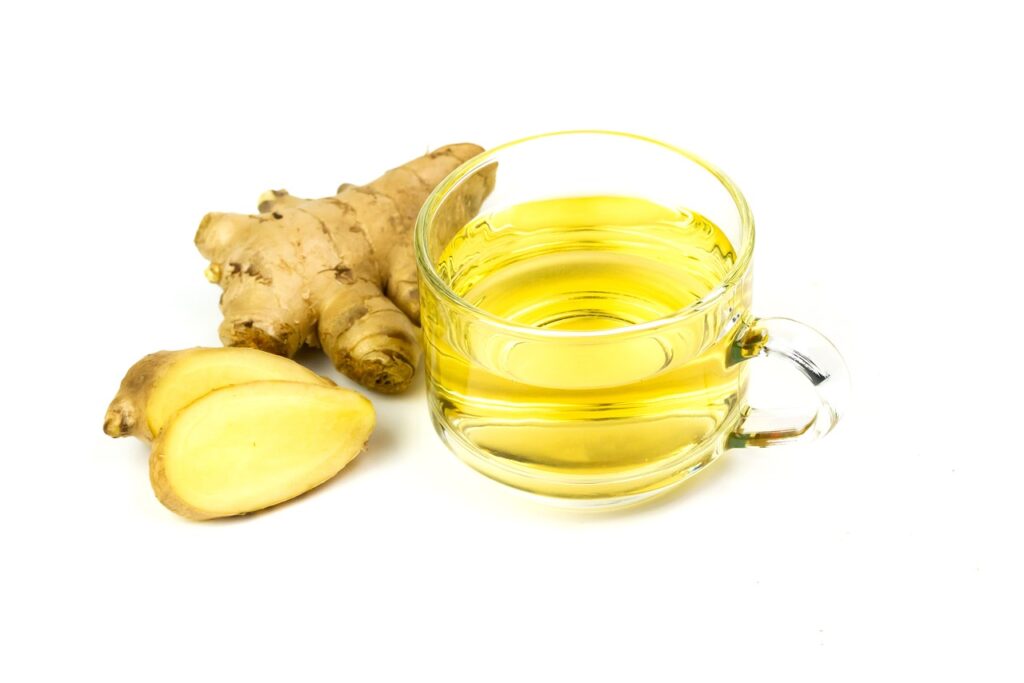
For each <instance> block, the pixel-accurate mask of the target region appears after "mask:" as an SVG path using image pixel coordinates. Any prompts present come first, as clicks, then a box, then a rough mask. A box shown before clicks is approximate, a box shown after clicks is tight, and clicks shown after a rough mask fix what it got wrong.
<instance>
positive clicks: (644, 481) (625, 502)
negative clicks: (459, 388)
mask: <svg viewBox="0 0 1024 683" xmlns="http://www.w3.org/2000/svg"><path fill="white" fill-rule="evenodd" d="M431 422H432V423H433V425H434V429H435V431H437V434H438V436H440V437H441V440H442V441H443V442H444V444H445V445H446V446H447V447H448V450H450V451H451V452H452V453H454V454H455V455H456V456H457V457H458V458H459V459H460V460H462V462H464V463H466V464H467V465H469V466H470V467H472V468H473V469H474V470H476V471H477V472H479V473H481V474H483V475H484V476H486V477H487V478H488V479H490V480H491V481H493V482H495V483H497V484H500V485H502V488H504V489H505V490H507V491H511V492H514V493H516V494H518V495H520V496H523V497H526V498H528V499H530V500H532V501H534V502H539V503H541V504H544V505H546V506H549V507H554V508H561V509H570V510H581V511H588V510H589V511H596V512H601V511H608V510H620V509H623V508H628V507H633V506H636V505H640V504H642V503H646V502H647V501H649V500H651V499H653V498H657V497H659V496H662V495H664V494H666V493H668V492H670V491H672V490H673V489H675V488H676V487H677V486H679V485H680V484H682V483H683V482H684V481H687V480H688V479H690V478H691V477H692V476H694V475H696V474H697V473H698V472H701V471H702V470H704V469H705V468H706V467H707V466H708V465H710V464H711V463H712V462H714V461H715V460H717V459H718V457H719V456H720V455H721V454H722V452H723V451H724V448H723V447H722V446H721V444H720V443H718V442H717V441H716V442H711V443H707V444H703V447H701V448H698V449H692V450H691V449H687V451H686V452H685V453H683V454H680V457H679V459H678V460H670V462H669V463H668V464H667V466H666V467H664V468H663V469H661V470H659V471H657V472H645V473H643V475H642V476H638V477H634V476H631V477H626V478H624V479H620V480H616V481H614V482H612V481H593V480H591V481H586V480H580V479H574V480H572V481H571V482H568V485H567V486H566V488H568V486H575V487H578V490H579V494H575V493H570V494H569V495H550V494H547V493H542V492H540V491H538V490H537V489H544V488H547V489H550V488H552V485H553V483H555V484H557V483H558V482H557V481H556V482H553V481H552V479H551V478H547V477H545V478H543V479H542V478H540V477H538V476H536V475H534V481H531V480H530V477H529V476H527V475H524V473H523V472H522V471H518V470H512V469H511V468H509V467H506V466H503V465H502V464H501V463H500V461H498V460H497V459H496V458H495V457H494V456H491V455H487V454H484V453H481V451H480V450H479V449H478V448H477V447H476V446H474V445H473V444H470V443H467V442H466V440H465V437H463V436H462V435H461V434H460V433H459V432H458V431H456V430H455V429H453V428H452V427H451V426H450V425H449V424H448V423H447V422H446V421H445V420H444V419H443V418H442V417H441V416H440V415H438V414H437V412H436V411H435V410H431ZM505 470H507V471H505ZM503 475H507V476H503ZM631 483H632V484H633V485H631ZM531 484H535V485H531ZM592 488H607V489H610V490H615V491H622V493H618V492H616V493H611V494H607V495H603V494H595V493H593V492H591V491H592Z"/></svg>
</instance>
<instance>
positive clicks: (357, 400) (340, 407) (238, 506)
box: [149, 381, 374, 519]
mask: <svg viewBox="0 0 1024 683" xmlns="http://www.w3.org/2000/svg"><path fill="white" fill-rule="evenodd" d="M373 426H374V412H373V406H372V405H371V404H370V402H369V401H368V400H367V399H365V398H364V397H362V396H360V395H359V394H357V393H356V392H354V391H351V390H348V389H342V388H339V387H330V386H324V385H321V384H310V383H299V382H282V381H264V382H251V383H248V384H239V385H235V386H229V387H223V388H221V389H216V390H214V391H212V392H210V393H208V394H207V395H205V396H203V397H202V398H200V399H198V400H196V401H194V402H192V403H190V404H189V405H187V406H186V407H184V408H183V409H182V410H181V411H180V412H178V413H177V415H176V416H175V418H174V419H173V420H171V422H170V423H169V424H167V425H166V427H165V428H164V430H163V432H162V433H161V434H160V436H159V437H158V438H157V439H156V441H155V442H154V443H153V453H152V455H151V457H150V461H149V472H150V480H151V482H152V484H153V491H154V492H155V493H156V496H157V498H158V499H159V500H160V502H161V503H163V504H164V505H165V506H167V507H168V508H169V509H171V510H173V511H174V512H176V513H178V514H180V515H183V516H185V517H189V518H191V519H211V518H214V517H229V516H232V515H241V514H245V513H247V512H254V511H256V510H262V509H263V508H267V507H270V506H272V505H276V504H278V503H281V502H284V501H286V500H290V499H292V498H295V497H296V496H299V495H301V494H303V493H305V492H306V491H309V490H310V489H313V488H315V487H317V486H319V485H320V484H322V483H324V482H325V481H327V480H328V479H330V478H331V477H333V476H334V475H336V474H337V473H338V472H339V471H340V470H341V469H342V468H343V467H345V465H347V464H348V463H349V462H350V461H351V460H352V459H353V458H354V457H356V455H358V454H359V452H360V451H361V450H362V449H363V447H364V446H365V444H366V441H367V439H368V438H369V437H370V432H372V431H373Z"/></svg>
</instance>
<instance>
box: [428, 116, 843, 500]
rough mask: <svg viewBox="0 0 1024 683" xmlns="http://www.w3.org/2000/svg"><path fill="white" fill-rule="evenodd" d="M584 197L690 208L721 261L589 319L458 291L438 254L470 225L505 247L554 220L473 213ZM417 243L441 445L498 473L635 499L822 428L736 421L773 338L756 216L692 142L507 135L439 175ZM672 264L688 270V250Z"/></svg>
mask: <svg viewBox="0 0 1024 683" xmlns="http://www.w3.org/2000/svg"><path fill="white" fill-rule="evenodd" d="M581 197H584V198H586V197H624V198H637V199H640V200H647V201H649V202H650V203H651V204H652V205H657V206H662V207H673V208H676V209H685V211H687V212H691V213H692V214H694V215H700V216H702V217H703V218H706V219H707V220H709V221H710V222H711V223H712V224H713V226H717V228H718V230H720V231H721V234H724V236H725V237H726V238H727V239H728V242H729V243H731V246H732V254H731V257H732V258H731V261H729V269H728V270H727V271H725V272H724V274H723V276H722V277H721V278H720V281H719V282H717V284H715V285H713V286H711V287H710V288H709V289H708V291H706V292H702V293H701V296H700V298H699V299H696V300H694V301H692V302H691V303H688V305H686V306H685V307H683V308H681V309H679V310H675V311H673V312H670V313H669V314H667V315H663V316H660V317H657V318H656V319H649V320H642V321H640V322H637V323H635V324H621V325H617V326H612V327H604V328H598V329H572V328H571V326H570V328H569V329H565V328H561V327H560V328H548V327H544V326H535V325H524V324H522V323H521V322H519V321H513V320H510V319H504V318H502V317H499V316H497V315H495V314H493V313H492V312H488V311H487V310H485V308H486V307H478V306H476V305H474V304H473V303H470V301H468V300H467V298H468V297H467V298H464V297H462V296H459V295H458V294H457V293H456V291H455V289H457V288H456V287H455V286H454V283H453V277H454V275H453V274H452V272H453V271H451V269H448V268H446V266H447V265H449V264H448V263H447V262H446V260H448V261H450V256H449V254H450V251H451V247H452V244H453V240H460V239H464V236H465V234H466V231H465V230H464V228H465V227H466V226H467V225H469V224H474V225H476V226H477V227H476V228H474V229H477V230H479V229H480V228H479V226H480V225H483V226H484V229H486V230H487V231H488V232H487V233H486V234H485V235H484V236H483V237H482V238H481V236H480V235H476V236H475V239H482V241H481V242H480V243H481V244H485V245H487V244H489V241H490V240H501V242H500V244H501V245H508V247H507V249H506V248H505V247H504V246H502V248H501V251H503V252H507V253H513V252H515V251H516V250H517V249H519V244H518V243H517V241H518V240H521V241H523V244H526V242H527V241H529V243H530V244H531V245H532V247H531V248H533V249H534V250H536V248H537V245H540V246H543V245H544V240H545V239H546V238H545V235H546V234H547V233H543V232H538V231H533V232H531V227H530V226H526V227H524V226H521V225H502V224H498V223H500V221H490V222H489V223H488V222H483V223H481V221H482V220H483V218H482V217H490V216H495V215H502V212H503V211H506V210H509V209H510V208H511V207H518V206H522V205H536V203H537V202H544V201H546V200H557V199H560V198H581ZM478 219H479V220H478ZM535 227H537V229H538V230H541V229H548V228H550V226H546V225H541V226H535ZM502 231H504V232H502ZM415 241H416V255H417V259H418V263H419V269H420V297H421V320H422V326H423V337H424V351H425V359H426V375H427V394H428V401H429V405H430V411H431V416H432V419H433V421H434V425H435V427H436V428H437V431H438V433H439V434H440V435H441V437H442V439H443V440H444V441H445V443H447V445H448V446H449V447H450V448H451V450H452V451H454V452H455V453H456V454H457V455H459V456H460V457H461V458H462V459H463V460H464V461H465V462H466V463H468V464H469V465H471V466H472V467H474V468H475V469H477V470H478V471H480V472H482V473H483V474H485V475H487V476H488V477H490V478H492V479H495V480H497V481H499V482H502V483H504V484H507V485H510V486H512V487H515V488H517V489H521V490H523V491H527V492H530V493H534V494H539V495H541V496H545V497H549V498H554V499H560V500H563V501H570V502H576V503H578V504H581V505H600V506H604V505H621V504H628V503H632V502H636V501H639V500H643V499H644V498H647V497H649V496H651V495H654V494H656V493H658V492H661V491H664V490H666V489H667V488H668V487H671V486H672V485H674V484H677V483H679V482H681V481H683V480H684V479H686V478H687V477H689V476H691V475H692V474H694V473H696V472H697V471H699V470H701V469H702V468H703V467H705V466H706V465H707V464H708V463H710V462H712V461H713V460H714V459H715V458H717V457H718V456H719V455H720V454H721V453H722V452H724V450H726V449H727V448H729V447H734V446H737V445H741V446H742V445H768V444H769V443H775V442H778V441H780V440H783V439H789V438H795V437H797V436H800V435H804V434H808V433H810V432H813V431H815V430H817V432H820V433H824V431H827V429H828V428H830V427H831V425H827V427H822V426H821V425H818V427H814V420H813V419H812V420H811V421H810V422H807V420H803V421H798V423H799V424H797V426H796V427H793V428H790V427H787V426H783V425H780V424H774V425H770V427H771V429H774V430H775V431H771V430H769V431H767V432H765V431H762V432H758V433H756V434H755V433H747V432H741V431H740V427H742V426H743V423H744V421H745V420H746V419H748V418H749V417H750V415H749V413H750V411H749V409H747V408H746V407H745V406H744V402H743V394H744V390H745V386H746V375H747V365H748V364H747V363H745V362H742V361H744V360H745V359H747V358H750V357H754V356H757V355H759V354H763V353H765V351H766V349H768V348H769V347H768V346H767V345H766V343H765V342H766V339H767V336H766V334H765V333H764V331H763V330H760V329H758V328H757V327H755V324H754V322H755V321H754V319H753V318H752V317H751V316H750V315H749V306H750V295H751V287H750V285H751V278H750V261H751V253H752V251H753V242H754V226H753V219H752V217H751V214H750V211H749V209H748V208H747V204H746V201H745V200H744V198H743V196H742V195H741V194H740V192H739V190H738V189H737V188H736V186H735V185H733V184H732V183H731V182H730V181H729V180H728V178H726V177H725V176H724V175H723V174H722V173H721V172H719V171H718V170H716V169H715V168H713V167H712V166H710V165H708V164H707V163H705V162H704V161H702V160H701V159H699V158H697V157H696V156H694V155H691V154H689V153H687V152H684V151H682V150H678V149H675V148H673V147H670V146H668V145H664V144H662V143H659V142H656V141H654V140H649V139H645V138H641V137H636V136H632V135H625V134H619V133H607V132H600V131H573V132H567V133H556V134H550V135H542V136H538V137H533V138H528V139H525V140H520V141H517V142H513V143H510V144H507V145H504V146H501V147H498V148H495V149H493V150H490V151H488V152H485V153H483V154H481V155H480V156H478V157H476V158H474V159H471V160H470V161H468V162H466V163H465V164H463V165H462V166H461V167H460V168H458V169H456V170H455V171H454V172H453V173H452V174H451V175H450V176H449V177H448V178H446V179H445V180H444V181H442V182H441V183H440V184H439V185H438V187H437V188H436V189H435V191H434V192H433V194H432V195H431V196H430V198H429V199H428V200H427V202H426V203H425V204H424V206H423V209H422V210H421V212H420V215H419V218H418V221H417V226H416V235H415ZM498 243H499V242H495V244H498ZM594 246H595V249H598V250H600V249H601V248H602V245H594ZM524 248H525V247H524ZM552 249H556V248H555V247H552ZM481 253H484V252H481ZM584 253H585V254H589V253H591V252H584ZM594 253H598V252H597V251H595V252H594ZM581 258H587V257H586V256H582V257H581ZM513 260H514V259H513ZM471 267H472V268H484V269H486V267H487V264H486V263H477V264H475V265H472V266H471ZM467 268H468V267H467ZM678 272H679V280H680V282H683V281H685V276H686V266H685V264H680V265H679V271H678ZM566 273H568V270H566ZM555 277H556V278H557V277H558V276H557V275H556V276H555ZM565 277H566V278H568V277H569V276H568V275H565ZM545 282H548V280H545ZM554 283H555V288H557V286H558V285H559V283H558V281H557V279H556V280H555V281H554ZM524 291H525V290H524ZM510 294H511V295H516V294H517V292H511V293H510ZM580 298H581V299H583V298H586V297H585V296H581V297H580ZM583 305H585V304H581V306H583ZM826 343H827V342H826ZM826 421H827V420H826ZM805 423H806V424H805ZM822 424H824V423H822ZM832 424H834V419H833V420H832ZM812 427H814V428H813V429H812Z"/></svg>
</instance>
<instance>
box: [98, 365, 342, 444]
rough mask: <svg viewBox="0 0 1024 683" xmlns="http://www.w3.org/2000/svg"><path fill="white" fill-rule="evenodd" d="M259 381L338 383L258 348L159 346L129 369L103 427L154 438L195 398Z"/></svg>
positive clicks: (113, 432)
mask: <svg viewBox="0 0 1024 683" xmlns="http://www.w3.org/2000/svg"><path fill="white" fill-rule="evenodd" d="M258 380H287V381H290V382H305V383H310V384H322V385H325V386H334V382H332V381H331V380H329V379H327V378H325V377H321V376H319V375H317V374H316V373H314V372H313V371H312V370H307V369H306V368H304V367H303V366H301V365H299V364H298V363H296V362H295V361H291V360H288V359H287V358H281V357H280V356H275V355H273V354H270V353H264V352H262V351H258V350H256V349H225V348H214V349H206V348H201V347H197V348H193V349H183V350H181V351H157V352H156V353H151V354H149V355H148V356H145V357H143V358H142V359H141V360H140V361H139V362H137V363H135V365H133V366H132V367H130V368H129V369H128V372H127V373H126V374H125V376H124V379H123V380H121V387H120V388H119V389H118V391H117V395H116V396H114V399H113V400H112V401H111V402H110V406H109V407H108V408H107V413H106V415H104V417H103V431H104V432H106V433H107V435H109V436H112V437H114V438H118V437H122V436H134V437H137V438H139V439H141V440H143V441H146V442H150V441H152V440H153V439H155V438H156V437H157V435H158V434H159V433H160V431H161V430H162V429H163V426H164V425H165V424H166V423H167V422H168V421H169V420H170V419H171V418H172V417H173V416H174V414H175V413H177V412H178V410H180V409H181V408H184V407H185V406H186V405H188V404H189V403H191V402H192V401H194V400H196V399H197V398H200V397H202V396H204V395H206V394H208V393H209V392H211V391H213V390H214V389H219V388H221V387H226V386H232V385H235V384H244V383H246V382H255V381H258Z"/></svg>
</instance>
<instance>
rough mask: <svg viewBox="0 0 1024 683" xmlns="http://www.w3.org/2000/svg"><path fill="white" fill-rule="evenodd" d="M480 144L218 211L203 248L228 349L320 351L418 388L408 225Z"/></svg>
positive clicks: (477, 192)
mask: <svg viewBox="0 0 1024 683" xmlns="http://www.w3.org/2000/svg"><path fill="white" fill-rule="evenodd" d="M481 151H482V148H480V147H478V146H476V145H471V144H456V145H449V146H447V147H442V148H440V149H438V150H436V151H434V152H431V153H429V154H427V155H425V156H422V157H419V158H418V159H414V160H412V161H410V162H408V163H406V164H404V165H403V166H399V167H398V168H395V169H392V170H390V171H388V172H387V173H385V174H384V175H383V176H381V177H380V178H378V179H377V180H375V181H373V182H372V183H370V184H368V185H363V186H355V185H348V184H345V185H342V186H341V187H339V188H338V192H337V194H336V195H335V196H333V197H326V198H324V199H313V200H308V199H300V198H298V197H293V196H292V195H290V194H288V193H287V192H286V191H284V190H275V191H271V192H267V193H265V194H264V195H263V196H262V197H260V202H259V211H260V213H259V215H241V214H225V213H210V214H207V215H206V217H205V218H203V221H202V223H201V224H200V226H199V230H198V232H197V233H196V246H197V247H198V248H199V251H200V253H201V254H202V255H203V256H204V257H206V258H207V259H208V260H209V261H210V265H209V267H208V268H207V270H206V275H207V278H208V279H209V280H210V281H212V282H215V283H217V284H219V285H220V286H221V287H222V288H223V290H224V292H223V295H222V296H221V311H222V312H223V314H224V321H223V322H222V323H221V326H220V338H221V341H222V342H223V343H224V345H225V346H241V347H252V348H257V349H262V350H264V351H270V352H272V353H276V354H280V355H282V356H288V357H291V356H293V355H294V354H295V353H296V351H298V350H299V348H300V347H301V346H302V345H303V344H307V345H309V346H320V347H322V348H323V350H324V352H325V353H326V354H327V356H328V357H329V358H330V359H331V362H333V363H334V366H335V367H336V368H337V369H338V370H339V371H340V372H342V373H344V374H346V375H348V376H349V377H351V378H352V379H354V380H356V381H357V382H359V383H360V384H362V385H364V386H366V387H369V388H371V389H375V390H377V391H382V392H397V391H401V390H403V389H405V388H406V387H407V386H408V385H409V383H410V382H411V381H412V378H413V374H414V373H415V370H416V366H417V364H418V362H419V359H420V347H419V340H418V334H417V333H418V328H417V327H416V325H418V324H419V316H420V305H419V288H418V282H417V271H416V261H415V258H414V255H413V245H412V235H411V233H412V228H413V224H414V222H415V219H416V214H417V213H418V211H419V209H420V206H421V205H422V204H423V202H424V200H425V199H426V197H427V195H428V194H429V193H430V191H431V190H433V188H434V186H435V185H437V184H438V183H439V182H440V181H441V180H442V179H443V178H444V177H445V176H446V175H448V173H450V172H451V171H452V170H454V169H455V168H456V167H457V166H458V165H459V164H461V163H462V162H463V161H465V160H467V159H469V158H470V157H472V156H475V155H476V154H478V153H479V152H481ZM492 187H493V175H491V176H489V177H488V176H480V177H479V178H477V179H476V181H475V184H474V185H472V186H471V187H470V191H469V192H468V193H467V192H463V201H464V202H466V204H467V205H469V204H475V205H476V206H479V204H480V203H481V202H482V201H483V200H484V198H485V197H486V196H487V194H488V193H489V192H490V190H491V188H492Z"/></svg>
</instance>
